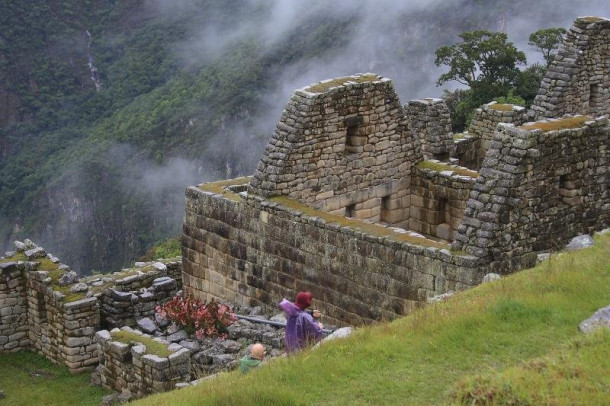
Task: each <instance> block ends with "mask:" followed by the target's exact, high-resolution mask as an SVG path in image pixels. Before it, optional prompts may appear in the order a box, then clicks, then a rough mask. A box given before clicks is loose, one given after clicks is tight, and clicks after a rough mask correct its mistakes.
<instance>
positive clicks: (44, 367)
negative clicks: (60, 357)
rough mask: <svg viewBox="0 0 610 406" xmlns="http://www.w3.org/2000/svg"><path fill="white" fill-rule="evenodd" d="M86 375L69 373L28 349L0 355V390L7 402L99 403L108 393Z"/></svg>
mask: <svg viewBox="0 0 610 406" xmlns="http://www.w3.org/2000/svg"><path fill="white" fill-rule="evenodd" d="M89 380H90V376H89V374H81V375H71V374H70V372H68V368H66V367H64V366H57V365H54V364H52V363H51V362H50V361H48V360H47V359H46V358H44V357H42V356H40V355H38V354H35V353H32V352H28V351H21V352H18V353H13V354H1V355H0V390H3V391H4V394H5V395H6V398H5V399H1V400H0V404H1V405H2V406H9V405H83V406H84V405H99V404H100V401H101V400H102V396H104V395H106V394H107V393H108V392H106V391H103V390H102V389H101V388H100V387H97V386H91V385H90V384H89Z"/></svg>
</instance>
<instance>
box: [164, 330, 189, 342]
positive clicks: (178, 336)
mask: <svg viewBox="0 0 610 406" xmlns="http://www.w3.org/2000/svg"><path fill="white" fill-rule="evenodd" d="M187 338H188V334H186V331H184V330H180V331H177V332H175V333H173V334H170V335H168V336H167V341H169V342H172V343H177V342H179V341H182V340H186V339H187Z"/></svg>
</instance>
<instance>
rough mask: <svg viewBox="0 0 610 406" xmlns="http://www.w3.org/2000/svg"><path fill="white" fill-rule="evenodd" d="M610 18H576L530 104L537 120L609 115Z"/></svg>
mask: <svg viewBox="0 0 610 406" xmlns="http://www.w3.org/2000/svg"><path fill="white" fill-rule="evenodd" d="M608 60H610V20H607V19H605V18H599V17H581V18H577V19H576V21H575V22H574V25H573V26H572V28H570V30H569V31H568V33H567V35H566V39H565V41H564V43H563V45H562V47H561V48H560V49H559V51H558V52H557V56H556V57H555V60H554V61H553V63H552V64H551V66H550V67H549V69H548V71H547V73H546V75H545V77H544V79H543V80H542V84H541V86H540V90H539V91H538V95H537V96H536V99H535V100H534V104H533V106H532V110H533V116H534V117H535V118H537V119H540V118H545V117H546V118H551V117H561V116H563V115H564V114H588V115H593V116H600V115H604V114H610V64H609V63H608Z"/></svg>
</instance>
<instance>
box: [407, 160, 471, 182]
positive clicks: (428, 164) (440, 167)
mask: <svg viewBox="0 0 610 406" xmlns="http://www.w3.org/2000/svg"><path fill="white" fill-rule="evenodd" d="M415 167H416V168H418V169H430V170H433V171H437V172H442V171H451V172H454V173H455V174H457V175H462V176H468V177H470V178H475V179H476V178H478V177H479V173H478V172H475V171H471V170H468V169H466V168H460V167H456V166H452V165H448V164H444V163H441V162H433V161H421V162H419V163H418V164H416V165H415Z"/></svg>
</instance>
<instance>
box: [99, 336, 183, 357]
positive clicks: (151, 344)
mask: <svg viewBox="0 0 610 406" xmlns="http://www.w3.org/2000/svg"><path fill="white" fill-rule="evenodd" d="M110 335H111V336H112V339H113V340H115V341H119V342H121V343H124V344H130V343H140V344H144V345H145V346H146V353H147V354H153V355H158V356H159V357H162V358H167V357H169V356H170V355H171V354H172V352H171V351H170V350H168V349H167V345H165V344H161V343H159V342H157V341H155V340H153V339H152V338H149V337H144V336H141V335H138V334H135V333H131V332H129V331H123V330H121V331H118V332H115V333H110Z"/></svg>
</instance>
